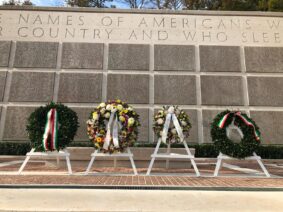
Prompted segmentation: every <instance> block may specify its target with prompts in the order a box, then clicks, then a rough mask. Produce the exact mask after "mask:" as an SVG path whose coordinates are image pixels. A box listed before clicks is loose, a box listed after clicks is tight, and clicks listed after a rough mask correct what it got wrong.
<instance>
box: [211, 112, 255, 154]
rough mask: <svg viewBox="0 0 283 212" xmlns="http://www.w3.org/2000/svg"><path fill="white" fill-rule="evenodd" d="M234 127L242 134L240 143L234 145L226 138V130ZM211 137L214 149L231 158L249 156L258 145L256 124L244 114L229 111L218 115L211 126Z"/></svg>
mask: <svg viewBox="0 0 283 212" xmlns="http://www.w3.org/2000/svg"><path fill="white" fill-rule="evenodd" d="M231 125H234V126H235V127H236V128H238V129H239V130H240V131H241V132H242V139H241V141H240V143H235V142H233V141H232V140H231V139H229V138H228V136H227V128H228V127H229V126H231ZM211 137H212V141H213V142H214V144H215V146H216V148H217V149H218V150H219V151H220V152H222V153H224V154H226V155H229V156H231V157H234V158H240V159H241V158H245V157H248V156H251V155H252V154H253V152H255V151H256V149H257V148H258V146H259V145H260V131H259V127H258V126H257V125H256V123H255V122H254V121H253V120H252V119H251V118H249V117H248V116H247V115H246V114H245V113H241V112H239V111H232V112H231V111H229V110H226V111H224V112H221V113H219V114H218V115H217V116H216V117H215V118H214V120H213V123H212V124H211Z"/></svg>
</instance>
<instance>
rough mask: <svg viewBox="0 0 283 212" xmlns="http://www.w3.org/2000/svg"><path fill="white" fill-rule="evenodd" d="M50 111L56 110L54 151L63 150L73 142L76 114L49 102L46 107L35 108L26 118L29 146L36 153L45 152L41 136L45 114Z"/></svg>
mask: <svg viewBox="0 0 283 212" xmlns="http://www.w3.org/2000/svg"><path fill="white" fill-rule="evenodd" d="M51 109H56V111H57V113H58V134H57V145H56V148H55V149H56V150H58V151H59V150H60V149H64V148H65V147H66V146H68V144H69V143H71V142H72V141H73V140H74V137H75V135H76V133H77V129H78V127H79V123H78V116H77V114H76V112H74V111H73V110H71V109H70V108H68V107H67V106H65V105H63V104H56V103H54V102H51V103H49V104H47V105H46V106H44V107H43V106H41V107H39V108H37V109H36V110H35V111H34V112H33V113H31V115H30V116H29V118H28V124H27V127H26V130H27V132H28V137H29V139H30V142H31V146H32V147H33V148H35V149H36V151H45V149H44V146H43V142H42V140H43V134H44V131H45V126H46V119H47V114H48V112H49V111H50V110H51Z"/></svg>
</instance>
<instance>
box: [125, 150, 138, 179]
mask: <svg viewBox="0 0 283 212" xmlns="http://www.w3.org/2000/svg"><path fill="white" fill-rule="evenodd" d="M127 152H128V153H129V154H131V155H132V152H131V150H130V148H127ZM129 158H130V161H131V164H132V168H133V170H134V174H135V175H138V172H137V168H136V165H135V162H134V159H133V156H130V157H129Z"/></svg>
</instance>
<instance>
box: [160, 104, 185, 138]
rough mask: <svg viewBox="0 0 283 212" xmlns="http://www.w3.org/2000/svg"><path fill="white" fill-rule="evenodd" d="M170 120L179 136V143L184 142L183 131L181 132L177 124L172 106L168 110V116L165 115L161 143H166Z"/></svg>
mask: <svg viewBox="0 0 283 212" xmlns="http://www.w3.org/2000/svg"><path fill="white" fill-rule="evenodd" d="M171 119H172V121H173V125H174V126H175V128H176V130H177V133H178V135H179V138H180V140H181V142H183V141H184V134H183V130H182V128H181V126H180V124H179V121H178V119H177V117H176V115H175V113H174V107H172V106H171V107H170V108H169V109H168V114H167V115H166V121H165V124H164V128H163V131H162V138H161V140H162V142H163V143H166V139H167V134H168V130H169V126H170V122H171Z"/></svg>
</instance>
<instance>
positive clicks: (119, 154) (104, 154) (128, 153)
mask: <svg viewBox="0 0 283 212" xmlns="http://www.w3.org/2000/svg"><path fill="white" fill-rule="evenodd" d="M95 157H109V158H114V159H115V161H116V158H117V157H128V158H129V160H130V162H131V165H132V169H133V171H134V175H138V172H137V168H136V165H135V162H134V159H133V154H132V152H131V150H130V148H129V147H128V148H127V153H113V154H109V153H101V152H99V150H95V151H94V153H92V154H91V160H90V162H89V164H88V167H87V170H86V171H85V175H88V174H89V172H90V169H91V167H92V165H93V163H94V160H95ZM110 175H112V174H110ZM113 175H115V174H113Z"/></svg>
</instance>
